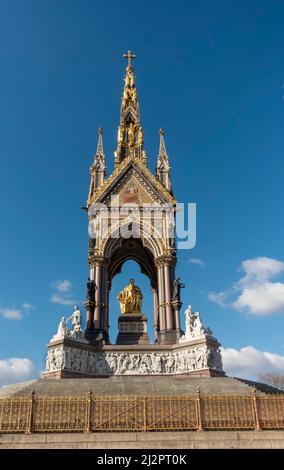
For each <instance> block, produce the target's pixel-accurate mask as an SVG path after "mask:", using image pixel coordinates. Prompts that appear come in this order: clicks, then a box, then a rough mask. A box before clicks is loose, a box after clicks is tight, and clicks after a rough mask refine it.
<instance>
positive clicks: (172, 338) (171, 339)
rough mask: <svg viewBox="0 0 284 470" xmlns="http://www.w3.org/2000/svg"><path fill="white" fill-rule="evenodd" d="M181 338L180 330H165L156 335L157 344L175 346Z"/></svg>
mask: <svg viewBox="0 0 284 470" xmlns="http://www.w3.org/2000/svg"><path fill="white" fill-rule="evenodd" d="M180 336H181V332H180V330H165V331H159V333H158V341H157V343H158V344H177V343H178V342H179V339H180Z"/></svg>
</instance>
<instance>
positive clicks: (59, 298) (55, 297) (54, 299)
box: [50, 294, 77, 305]
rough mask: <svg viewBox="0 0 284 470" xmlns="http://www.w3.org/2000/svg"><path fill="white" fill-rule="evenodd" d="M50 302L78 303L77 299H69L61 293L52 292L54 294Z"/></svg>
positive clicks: (62, 303) (60, 303) (61, 303)
mask: <svg viewBox="0 0 284 470" xmlns="http://www.w3.org/2000/svg"><path fill="white" fill-rule="evenodd" d="M50 302H53V303H54V304H59V305H76V303H77V302H76V300H73V299H68V298H67V297H63V296H62V295H59V294H52V296H51V297H50Z"/></svg>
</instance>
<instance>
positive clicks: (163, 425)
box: [0, 390, 284, 433]
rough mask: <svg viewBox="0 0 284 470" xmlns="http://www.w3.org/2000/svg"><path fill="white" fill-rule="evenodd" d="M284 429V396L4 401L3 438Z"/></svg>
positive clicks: (0, 430)
mask: <svg viewBox="0 0 284 470" xmlns="http://www.w3.org/2000/svg"><path fill="white" fill-rule="evenodd" d="M218 429H220V430H234V429H235V430H236V429H239V430H242V429H248V430H249V429H251V430H260V429H284V394H283V395H282V394H278V395H257V394H256V391H255V390H253V393H252V395H251V396H249V395H243V396H241V395H236V396H234V395H216V396H215V395H214V396H212V395H203V396H202V395H201V394H200V392H199V391H198V392H197V393H196V395H186V396H182V395H180V396H131V395H130V396H113V395H111V396H94V395H92V392H91V391H90V392H89V393H88V394H87V395H84V396H79V397H74V396H69V397H57V396H53V397H50V396H48V397H45V396H36V395H35V393H34V392H33V393H32V394H31V396H30V397H15V398H5V399H0V433H32V432H38V433H39V432H45V433H52V432H100V431H186V430H191V431H201V430H218Z"/></svg>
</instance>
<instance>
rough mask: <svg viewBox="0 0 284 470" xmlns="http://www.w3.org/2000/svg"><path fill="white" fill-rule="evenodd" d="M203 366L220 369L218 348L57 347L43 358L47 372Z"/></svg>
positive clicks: (148, 371) (176, 370)
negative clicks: (131, 349) (107, 349)
mask: <svg viewBox="0 0 284 470" xmlns="http://www.w3.org/2000/svg"><path fill="white" fill-rule="evenodd" d="M203 369H213V370H216V371H218V372H222V371H223V366H222V356H221V351H220V349H219V348H218V349H217V348H214V347H210V346H203V347H191V348H187V349H182V350H180V351H175V352H171V351H168V352H133V353H132V352H124V351H116V352H93V351H86V350H82V349H77V348H72V347H65V346H58V347H55V348H50V349H49V351H48V353H47V357H46V372H53V371H59V370H65V371H72V372H78V373H83V374H90V375H98V376H109V375H155V374H158V375H161V374H162V375H164V374H165V375H167V374H182V373H187V372H194V371H198V370H203Z"/></svg>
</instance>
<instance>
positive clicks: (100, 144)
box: [95, 127, 104, 158]
mask: <svg viewBox="0 0 284 470" xmlns="http://www.w3.org/2000/svg"><path fill="white" fill-rule="evenodd" d="M98 134H99V137H98V145H97V151H96V154H95V157H97V156H99V157H103V158H104V149H103V129H102V127H99V129H98Z"/></svg>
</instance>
